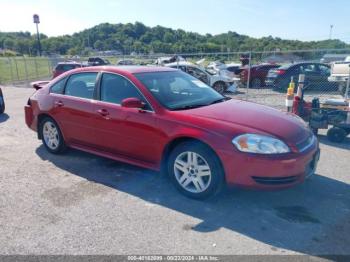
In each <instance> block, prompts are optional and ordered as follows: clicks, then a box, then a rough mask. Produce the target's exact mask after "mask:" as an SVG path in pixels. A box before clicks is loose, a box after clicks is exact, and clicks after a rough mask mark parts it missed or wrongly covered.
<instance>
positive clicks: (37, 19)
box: [33, 14, 41, 56]
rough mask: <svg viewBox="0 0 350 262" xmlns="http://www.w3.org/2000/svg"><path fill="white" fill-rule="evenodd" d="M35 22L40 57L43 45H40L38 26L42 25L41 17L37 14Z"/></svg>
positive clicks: (34, 17) (34, 16)
mask: <svg viewBox="0 0 350 262" xmlns="http://www.w3.org/2000/svg"><path fill="white" fill-rule="evenodd" d="M33 22H34V24H36V36H37V39H38V49H39V56H41V43H40V35H39V26H38V24H40V19H39V15H37V14H34V15H33Z"/></svg>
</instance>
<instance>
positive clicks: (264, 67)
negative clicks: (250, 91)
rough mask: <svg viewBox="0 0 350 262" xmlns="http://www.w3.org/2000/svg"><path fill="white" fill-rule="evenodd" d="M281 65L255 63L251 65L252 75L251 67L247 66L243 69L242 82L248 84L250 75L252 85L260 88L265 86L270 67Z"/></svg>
mask: <svg viewBox="0 0 350 262" xmlns="http://www.w3.org/2000/svg"><path fill="white" fill-rule="evenodd" d="M278 67H280V65H277V64H261V65H253V66H251V67H250V76H249V67H248V66H245V67H244V68H242V69H241V73H240V78H241V84H242V85H244V86H246V85H247V82H248V77H249V79H250V81H249V82H250V85H249V86H250V87H252V88H259V87H263V86H265V80H266V76H267V74H268V72H269V70H270V69H274V68H278Z"/></svg>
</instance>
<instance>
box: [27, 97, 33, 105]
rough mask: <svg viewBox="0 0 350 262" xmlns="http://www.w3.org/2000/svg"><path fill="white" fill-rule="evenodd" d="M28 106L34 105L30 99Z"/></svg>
mask: <svg viewBox="0 0 350 262" xmlns="http://www.w3.org/2000/svg"><path fill="white" fill-rule="evenodd" d="M27 105H28V106H31V105H32V101H30V98H29V99H28V101H27Z"/></svg>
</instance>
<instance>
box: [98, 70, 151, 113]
mask: <svg viewBox="0 0 350 262" xmlns="http://www.w3.org/2000/svg"><path fill="white" fill-rule="evenodd" d="M131 97H134V98H138V99H140V100H141V101H143V102H145V103H146V101H145V99H144V97H143V96H142V95H141V94H140V92H139V91H138V89H137V88H136V87H135V86H134V85H133V84H132V83H131V82H130V81H129V80H127V79H126V78H124V77H122V76H119V75H115V74H103V76H102V82H101V101H105V102H109V103H113V104H121V103H122V101H123V100H124V99H125V98H131ZM146 109H149V106H147V108H146Z"/></svg>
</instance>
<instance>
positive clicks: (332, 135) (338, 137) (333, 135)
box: [327, 127, 347, 143]
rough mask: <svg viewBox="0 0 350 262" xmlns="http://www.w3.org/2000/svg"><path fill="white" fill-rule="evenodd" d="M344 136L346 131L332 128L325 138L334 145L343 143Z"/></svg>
mask: <svg viewBox="0 0 350 262" xmlns="http://www.w3.org/2000/svg"><path fill="white" fill-rule="evenodd" d="M346 136H347V133H346V131H345V130H344V129H342V128H339V127H332V128H331V129H329V130H328V132H327V138H328V139H329V141H331V142H334V143H341V142H343V141H344V139H345V137H346Z"/></svg>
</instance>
